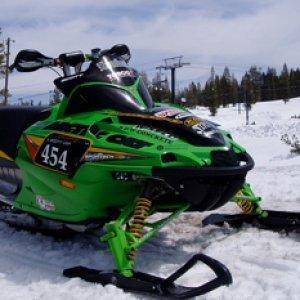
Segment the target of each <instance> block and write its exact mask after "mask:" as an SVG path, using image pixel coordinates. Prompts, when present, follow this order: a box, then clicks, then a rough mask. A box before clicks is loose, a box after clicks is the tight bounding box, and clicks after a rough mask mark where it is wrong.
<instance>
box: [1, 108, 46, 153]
mask: <svg viewBox="0 0 300 300" xmlns="http://www.w3.org/2000/svg"><path fill="white" fill-rule="evenodd" d="M49 115H50V109H49V108H48V107H45V106H7V107H0V150H1V151H3V152H4V153H6V154H7V155H9V156H10V157H11V158H15V157H16V156H17V146H18V141H19V139H20V137H21V135H22V133H23V131H24V130H25V129H26V128H28V127H29V126H30V125H32V124H34V123H35V122H37V121H39V120H43V119H46V118H47V117H48V116H49Z"/></svg>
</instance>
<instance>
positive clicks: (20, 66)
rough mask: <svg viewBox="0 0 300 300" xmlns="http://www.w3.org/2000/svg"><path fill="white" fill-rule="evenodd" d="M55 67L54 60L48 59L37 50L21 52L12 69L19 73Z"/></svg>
mask: <svg viewBox="0 0 300 300" xmlns="http://www.w3.org/2000/svg"><path fill="white" fill-rule="evenodd" d="M51 65H53V58H51V57H47V56H45V55H43V54H42V53H40V52H38V51H37V50H21V51H20V52H19V53H18V54H17V56H16V58H15V61H14V63H13V65H12V66H11V67H10V69H11V70H12V69H14V68H15V69H17V71H19V72H33V71H36V70H38V69H40V68H42V67H48V66H51Z"/></svg>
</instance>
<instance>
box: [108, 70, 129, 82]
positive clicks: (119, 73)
mask: <svg viewBox="0 0 300 300" xmlns="http://www.w3.org/2000/svg"><path fill="white" fill-rule="evenodd" d="M106 76H107V77H108V79H109V80H111V81H113V80H114V79H117V78H123V77H135V72H134V71H133V70H122V71H115V72H113V73H111V74H107V75H106Z"/></svg>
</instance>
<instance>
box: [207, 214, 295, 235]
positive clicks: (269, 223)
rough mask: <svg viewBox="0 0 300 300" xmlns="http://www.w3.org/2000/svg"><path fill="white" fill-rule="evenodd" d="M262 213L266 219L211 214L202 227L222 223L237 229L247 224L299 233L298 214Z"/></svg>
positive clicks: (246, 215) (248, 215)
mask: <svg viewBox="0 0 300 300" xmlns="http://www.w3.org/2000/svg"><path fill="white" fill-rule="evenodd" d="M264 212H267V214H268V215H267V217H260V216H258V215H250V214H235V215H230V214H211V215H209V216H208V217H206V218H205V219H204V220H203V221H202V224H203V226H207V225H217V226H223V225H224V223H228V224H229V225H230V226H232V227H235V228H238V227H241V226H242V225H243V224H244V223H247V224H251V225H253V226H256V227H258V228H261V229H267V230H273V231H281V230H285V231H287V232H290V231H300V213H298V212H285V211H274V210H264Z"/></svg>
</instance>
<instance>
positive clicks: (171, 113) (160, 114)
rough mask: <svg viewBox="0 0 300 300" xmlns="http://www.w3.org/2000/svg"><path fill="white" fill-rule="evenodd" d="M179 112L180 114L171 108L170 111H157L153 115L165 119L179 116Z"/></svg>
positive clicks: (178, 110) (177, 110)
mask: <svg viewBox="0 0 300 300" xmlns="http://www.w3.org/2000/svg"><path fill="white" fill-rule="evenodd" d="M180 112H182V111H181V110H180V109H176V108H171V109H166V110H163V111H159V112H157V113H156V114H154V115H155V116H156V117H160V118H166V117H173V116H175V115H177V114H179V113H180Z"/></svg>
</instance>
